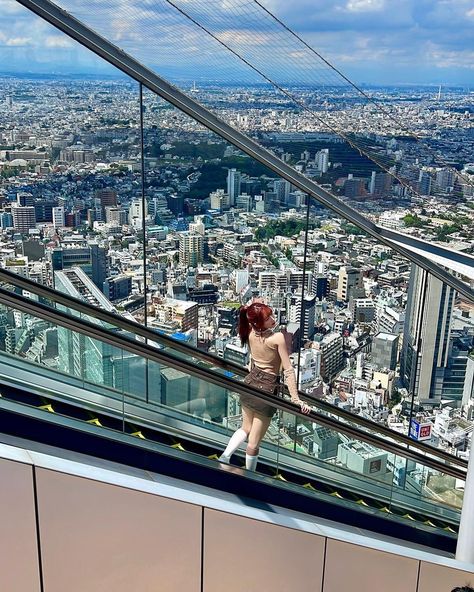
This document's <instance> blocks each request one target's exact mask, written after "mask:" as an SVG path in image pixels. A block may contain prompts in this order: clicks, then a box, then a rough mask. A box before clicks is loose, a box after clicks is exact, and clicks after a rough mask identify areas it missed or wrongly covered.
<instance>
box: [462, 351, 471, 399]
mask: <svg viewBox="0 0 474 592" xmlns="http://www.w3.org/2000/svg"><path fill="white" fill-rule="evenodd" d="M473 403H474V355H473V354H469V356H468V358H467V362H466V376H465V379H464V388H463V392H462V401H461V404H462V406H463V407H464V406H466V405H470V404H471V405H472V404H473Z"/></svg>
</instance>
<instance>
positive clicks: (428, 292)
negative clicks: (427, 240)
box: [400, 265, 454, 405]
mask: <svg viewBox="0 0 474 592" xmlns="http://www.w3.org/2000/svg"><path fill="white" fill-rule="evenodd" d="M453 301H454V290H453V289H452V288H450V287H449V286H447V285H446V284H444V283H443V282H441V281H440V280H438V279H437V278H435V277H433V276H432V275H430V274H429V273H428V272H426V271H425V270H424V269H422V268H421V267H418V266H417V265H412V270H411V274H410V287H409V290H408V302H407V310H406V318H405V328H404V336H403V348H402V355H401V359H400V375H401V380H402V382H403V385H404V386H405V387H406V388H407V389H408V391H409V393H410V394H411V395H413V396H414V397H415V398H416V399H417V400H418V401H419V402H420V403H421V404H429V405H436V404H438V403H439V401H440V399H441V395H442V389H443V380H444V374H445V370H446V367H447V364H448V353H449V337H450V333H451V317H452V308H453Z"/></svg>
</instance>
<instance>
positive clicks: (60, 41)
mask: <svg viewBox="0 0 474 592" xmlns="http://www.w3.org/2000/svg"><path fill="white" fill-rule="evenodd" d="M44 45H45V47H49V48H65V47H67V48H69V47H73V46H74V43H73V41H72V40H71V39H69V38H68V37H66V36H61V35H48V36H47V37H45V40H44Z"/></svg>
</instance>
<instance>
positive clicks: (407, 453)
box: [0, 288, 466, 480]
mask: <svg viewBox="0 0 474 592" xmlns="http://www.w3.org/2000/svg"><path fill="white" fill-rule="evenodd" d="M0 302H1V303H3V304H4V305H6V306H9V307H12V308H14V309H16V310H21V311H22V312H25V313H26V314H33V315H34V316H37V317H38V318H41V319H44V320H46V321H48V322H50V323H53V324H56V325H60V326H62V327H65V328H66V329H70V330H72V331H76V332H78V333H81V334H83V335H86V336H87V337H90V338H92V339H97V340H98V341H102V342H105V343H108V344H109V345H112V346H113V347H117V348H120V349H124V350H126V351H128V352H130V353H132V354H135V355H138V356H140V357H144V358H147V359H149V360H151V361H154V362H157V363H162V364H165V365H168V366H172V367H173V368H177V369H179V370H181V371H182V372H184V373H186V374H189V375H191V376H196V377H197V378H199V379H201V380H204V381H207V382H211V383H213V384H215V385H218V386H220V387H222V388H225V389H229V390H232V391H233V392H236V393H238V394H246V395H252V396H254V397H256V398H258V399H261V400H262V401H264V402H265V403H268V404H271V405H272V406H274V407H277V408H279V409H282V410H284V411H287V412H290V413H291V414H293V415H297V416H299V417H301V418H303V419H306V420H308V419H309V420H312V421H314V422H315V423H318V424H320V425H323V426H325V427H327V428H329V429H331V430H334V431H337V432H340V433H343V434H345V435H346V436H349V437H351V438H354V439H357V440H360V441H364V442H366V443H368V444H370V445H372V446H376V447H378V448H381V449H382V450H385V451H386V452H390V453H393V454H396V455H399V456H403V457H405V458H409V459H411V460H414V461H415V462H419V463H421V464H423V465H425V466H427V467H429V468H432V469H434V470H437V471H440V472H442V473H446V474H449V475H451V476H453V477H455V478H457V479H461V480H464V479H465V477H466V473H465V472H464V471H463V470H462V469H460V468H457V467H454V466H451V465H448V464H445V463H444V462H440V461H438V460H436V459H433V458H431V457H429V456H425V455H424V454H422V453H421V452H417V451H416V450H415V449H416V448H420V447H419V446H418V443H417V442H410V449H404V448H402V447H401V446H399V445H398V444H394V443H392V442H387V440H385V439H383V438H380V437H379V436H376V435H373V434H369V433H366V432H361V431H360V430H358V429H357V428H354V427H353V426H351V425H348V424H344V423H341V422H339V421H337V420H335V419H333V418H331V417H328V416H326V415H320V414H318V413H316V412H314V411H311V412H310V414H309V415H305V414H303V413H302V412H301V410H300V408H299V406H297V405H295V404H293V403H291V402H290V401H287V400H285V399H280V398H278V399H276V398H275V397H273V396H272V395H268V394H266V393H263V392H261V391H258V390H257V389H254V388H251V387H249V386H248V385H246V384H245V383H242V382H238V381H236V380H233V379H231V378H228V377H225V376H222V375H220V374H217V373H214V372H212V371H210V370H209V369H207V368H202V367H201V366H199V365H196V364H194V363H193V362H192V361H188V360H184V359H182V358H179V357H176V356H173V355H172V354H170V353H169V352H164V351H163V350H160V349H156V348H153V347H151V346H149V345H148V344H145V343H142V342H140V341H137V340H135V339H131V338H129V337H127V336H125V335H123V334H120V333H114V332H112V331H107V330H106V329H104V328H102V327H100V326H98V325H96V324H94V323H92V322H90V321H87V320H85V319H82V318H81V319H80V318H77V317H74V316H70V315H68V314H66V313H64V312H62V311H59V310H56V309H52V308H50V307H48V306H46V305H44V304H41V303H39V302H35V301H32V300H29V299H28V298H25V297H24V296H20V295H18V294H15V293H12V292H10V291H9V290H5V289H4V288H0ZM132 325H133V323H132ZM425 452H427V453H428V454H430V455H431V456H436V450H435V449H429V450H425ZM457 460H458V459H456V457H453V458H452V459H450V460H449V462H451V463H453V464H459V463H457V462H456V461H457Z"/></svg>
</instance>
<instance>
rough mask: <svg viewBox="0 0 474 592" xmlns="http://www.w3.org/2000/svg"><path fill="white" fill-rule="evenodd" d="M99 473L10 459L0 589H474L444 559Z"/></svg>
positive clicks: (2, 479)
mask: <svg viewBox="0 0 474 592" xmlns="http://www.w3.org/2000/svg"><path fill="white" fill-rule="evenodd" d="M101 474H102V472H101V471H100V470H98V469H96V468H95V469H94V470H92V471H91V476H89V477H84V476H83V475H82V476H81V475H78V474H68V473H67V472H63V470H52V469H50V468H44V467H41V466H35V465H31V464H27V463H23V462H19V461H16V460H7V459H0V483H1V487H0V524H1V526H2V528H1V530H0V590H2V592H64V591H65V590H67V591H68V592H84V591H85V590H87V592H109V591H110V592H129V591H130V590H140V591H141V592H152V591H153V592H156V591H163V592H175V591H176V592H183V591H186V592H223V591H224V590H225V591H226V592H244V591H245V592H266V591H268V590H271V591H272V592H287V591H288V590H298V589H304V590H308V591H314V592H340V591H341V590H351V592H359V591H360V592H367V591H368V590H369V591H370V590H383V591H384V592H450V591H451V589H452V588H453V587H454V586H461V585H466V584H467V583H468V582H470V583H471V585H474V576H473V575H472V572H470V571H466V569H456V568H454V567H448V566H446V565H442V564H440V563H439V562H438V563H437V562H436V560H434V561H433V562H428V561H424V560H420V559H417V558H414V557H404V556H401V555H397V554H396V553H388V552H385V551H381V550H377V549H374V548H369V547H367V546H361V545H357V544H353V543H348V542H345V541H341V540H335V539H334V538H331V537H326V536H320V535H316V534H313V533H310V532H304V531H303V530H300V529H299V528H296V527H295V528H290V527H286V526H281V525H277V524H272V523H269V522H268V521H265V520H257V519H254V518H249V517H244V516H239V515H235V514H231V513H228V512H225V511H222V510H220V509H215V508H209V507H205V506H204V505H203V504H201V503H196V504H194V503H189V502H185V501H178V500H176V499H170V498H169V497H164V496H161V495H156V494H154V493H151V492H146V491H139V490H137V489H132V488H129V487H127V486H124V485H119V484H117V483H119V482H120V480H118V481H117V483H110V482H104V481H103V480H101ZM196 500H197V501H199V502H200V501H202V500H201V498H199V496H197V497H196ZM262 515H263V514H262ZM296 524H297V522H296V521H295V525H296ZM449 561H450V560H448V559H445V558H442V561H441V563H443V562H444V563H446V562H449ZM451 563H452V564H455V562H451Z"/></svg>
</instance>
